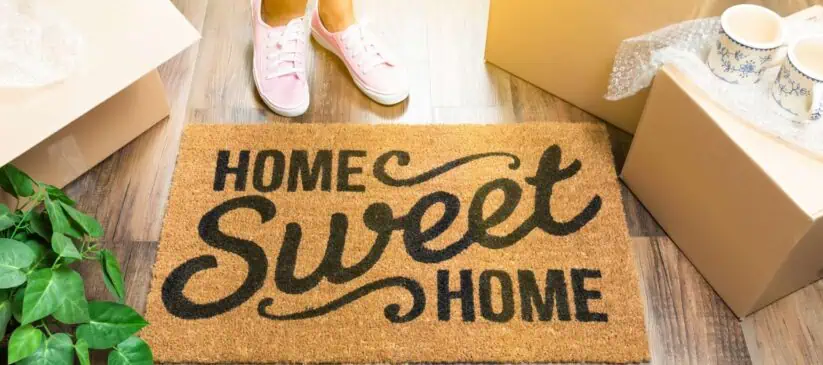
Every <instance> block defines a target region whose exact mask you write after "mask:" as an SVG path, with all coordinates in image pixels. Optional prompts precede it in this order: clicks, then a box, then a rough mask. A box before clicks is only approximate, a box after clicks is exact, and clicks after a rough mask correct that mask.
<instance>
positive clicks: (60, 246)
mask: <svg viewBox="0 0 823 365" xmlns="http://www.w3.org/2000/svg"><path fill="white" fill-rule="evenodd" d="M51 248H52V250H54V252H56V253H57V254H58V255H60V256H61V257H69V258H73V259H77V260H82V259H83V255H81V254H80V251H77V246H75V245H74V242H72V240H71V238H68V237H66V236H65V235H63V234H62V233H57V232H54V234H53V235H52V236H51Z"/></svg>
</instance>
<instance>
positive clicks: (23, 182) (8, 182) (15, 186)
mask: <svg viewBox="0 0 823 365" xmlns="http://www.w3.org/2000/svg"><path fill="white" fill-rule="evenodd" d="M0 188H2V189H3V190H5V191H6V192H7V193H9V194H11V195H12V196H14V197H15V198H17V197H21V196H22V197H28V196H32V195H34V188H33V187H32V180H31V178H30V177H29V176H28V175H26V173H24V172H23V171H20V170H18V169H17V168H16V167H14V166H12V165H11V164H9V165H6V166H3V167H2V168H0Z"/></svg>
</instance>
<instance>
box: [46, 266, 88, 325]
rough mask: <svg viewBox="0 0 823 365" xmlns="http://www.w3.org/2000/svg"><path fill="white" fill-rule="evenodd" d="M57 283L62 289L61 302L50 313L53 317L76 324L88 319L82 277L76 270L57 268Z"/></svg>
mask: <svg viewBox="0 0 823 365" xmlns="http://www.w3.org/2000/svg"><path fill="white" fill-rule="evenodd" d="M56 271H60V272H61V274H59V275H57V278H58V282H57V285H58V286H59V287H60V288H61V290H62V291H63V302H62V303H61V304H60V306H59V307H57V310H56V311H55V312H54V313H52V316H54V319H56V320H58V321H60V322H63V323H66V324H77V323H86V322H88V321H89V302H87V301H86V290H85V289H84V288H83V278H82V277H81V276H80V274H78V273H77V272H76V271H74V270H72V269H69V268H66V267H62V268H60V269H57V270H56Z"/></svg>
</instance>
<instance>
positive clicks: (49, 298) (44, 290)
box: [22, 269, 68, 324]
mask: <svg viewBox="0 0 823 365" xmlns="http://www.w3.org/2000/svg"><path fill="white" fill-rule="evenodd" d="M66 275H68V272H67V270H52V269H38V270H35V271H34V272H32V273H31V274H30V275H29V282H28V285H27V286H26V295H25V297H24V300H23V321H22V324H27V323H31V322H34V321H36V320H38V319H41V318H44V317H46V316H48V315H49V314H52V313H54V311H56V310H57V308H58V307H59V306H60V303H61V302H62V301H63V299H64V288H62V287H60V284H59V283H61V282H63V281H65V279H64V277H65V276H66Z"/></svg>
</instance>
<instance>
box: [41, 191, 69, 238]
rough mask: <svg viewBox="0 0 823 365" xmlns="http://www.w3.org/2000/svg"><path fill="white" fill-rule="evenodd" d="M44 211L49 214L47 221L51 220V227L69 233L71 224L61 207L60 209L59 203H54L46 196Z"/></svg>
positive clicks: (55, 230)
mask: <svg viewBox="0 0 823 365" xmlns="http://www.w3.org/2000/svg"><path fill="white" fill-rule="evenodd" d="M45 204H46V212H47V213H48V215H49V222H51V229H52V231H54V232H58V233H69V232H70V231H71V229H72V228H71V224H69V219H68V218H66V215H65V214H63V209H60V206H59V203H55V202H54V201H53V200H51V198H49V197H46V203H45Z"/></svg>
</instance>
